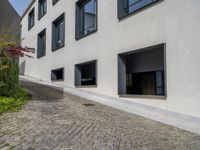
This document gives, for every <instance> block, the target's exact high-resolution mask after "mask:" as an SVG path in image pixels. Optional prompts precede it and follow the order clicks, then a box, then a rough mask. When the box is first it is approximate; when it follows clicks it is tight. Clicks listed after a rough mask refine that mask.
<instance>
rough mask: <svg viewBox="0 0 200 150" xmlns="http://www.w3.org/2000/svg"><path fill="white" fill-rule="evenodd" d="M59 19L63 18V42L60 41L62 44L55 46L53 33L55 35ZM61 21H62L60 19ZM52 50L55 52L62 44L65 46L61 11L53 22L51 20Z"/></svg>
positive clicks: (63, 15) (63, 14)
mask: <svg viewBox="0 0 200 150" xmlns="http://www.w3.org/2000/svg"><path fill="white" fill-rule="evenodd" d="M61 20H63V26H64V29H63V30H64V31H63V32H64V33H63V34H64V35H63V36H64V37H63V43H62V45H60V46H57V45H56V44H57V43H54V42H55V35H56V31H55V30H56V26H57V25H56V24H57V23H59V22H60V21H61ZM61 22H62V21H61ZM51 39H52V42H51V43H52V52H55V51H57V50H59V49H61V48H63V47H64V46H65V13H62V14H61V15H60V16H59V17H57V18H56V19H55V20H54V21H53V22H52V38H51Z"/></svg>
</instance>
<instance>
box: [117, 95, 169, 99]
mask: <svg viewBox="0 0 200 150" xmlns="http://www.w3.org/2000/svg"><path fill="white" fill-rule="evenodd" d="M119 97H120V98H140V99H157V100H166V99H167V96H157V95H135V94H119Z"/></svg>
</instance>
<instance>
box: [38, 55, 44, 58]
mask: <svg viewBox="0 0 200 150" xmlns="http://www.w3.org/2000/svg"><path fill="white" fill-rule="evenodd" d="M45 56H46V55H43V56H37V59H41V58H43V57H45Z"/></svg>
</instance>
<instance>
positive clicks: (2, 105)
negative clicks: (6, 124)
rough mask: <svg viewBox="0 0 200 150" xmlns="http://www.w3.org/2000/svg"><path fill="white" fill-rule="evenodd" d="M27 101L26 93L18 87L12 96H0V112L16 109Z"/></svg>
mask: <svg viewBox="0 0 200 150" xmlns="http://www.w3.org/2000/svg"><path fill="white" fill-rule="evenodd" d="M27 101H28V94H27V92H26V91H24V90H23V89H20V88H18V90H17V91H16V93H15V95H14V96H13V97H2V96H1V97H0V114H1V113H4V112H8V111H14V112H15V111H18V110H19V109H20V108H21V106H23V105H24V104H25V103H26V102H27Z"/></svg>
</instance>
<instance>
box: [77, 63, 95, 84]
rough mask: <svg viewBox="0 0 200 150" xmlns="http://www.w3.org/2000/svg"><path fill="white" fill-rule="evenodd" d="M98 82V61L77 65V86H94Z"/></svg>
mask: <svg viewBox="0 0 200 150" xmlns="http://www.w3.org/2000/svg"><path fill="white" fill-rule="evenodd" d="M96 80H97V74H96V60H94V61H90V62H86V63H82V64H77V65H75V86H91V85H92V86H94V85H97V82H96Z"/></svg>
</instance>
